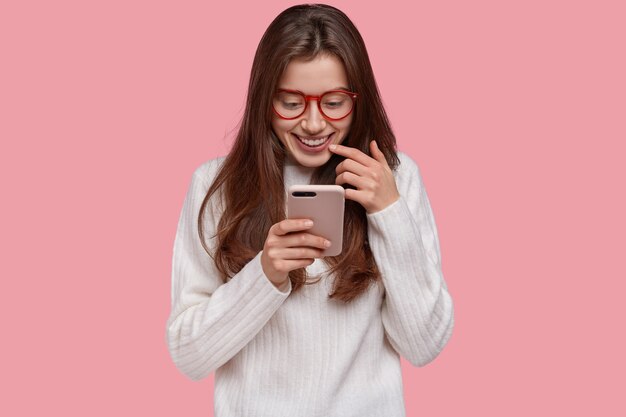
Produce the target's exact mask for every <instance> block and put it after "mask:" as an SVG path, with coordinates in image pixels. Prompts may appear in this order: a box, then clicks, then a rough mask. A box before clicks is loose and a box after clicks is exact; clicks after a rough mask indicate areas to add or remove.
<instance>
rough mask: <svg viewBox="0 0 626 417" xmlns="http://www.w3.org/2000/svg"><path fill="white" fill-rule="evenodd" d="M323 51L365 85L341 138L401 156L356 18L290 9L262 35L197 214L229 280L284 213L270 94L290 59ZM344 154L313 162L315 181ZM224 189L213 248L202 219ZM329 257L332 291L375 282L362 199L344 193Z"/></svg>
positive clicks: (297, 279) (340, 293)
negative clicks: (225, 147) (235, 127)
mask: <svg viewBox="0 0 626 417" xmlns="http://www.w3.org/2000/svg"><path fill="white" fill-rule="evenodd" d="M320 54H329V55H333V56H336V57H338V58H339V59H340V60H341V61H342V63H343V65H344V67H345V70H346V74H347V77H348V82H349V84H350V86H349V87H350V89H351V91H354V92H358V93H359V99H358V102H357V103H356V105H355V109H354V114H353V120H352V123H351V127H350V131H349V132H348V134H347V136H346V139H345V141H344V142H343V145H345V146H350V147H354V148H357V149H359V150H361V151H362V152H363V153H365V154H366V155H369V154H370V153H369V143H370V141H371V140H373V139H376V142H377V144H378V147H379V148H380V150H381V151H382V152H383V154H384V155H385V158H386V159H387V162H388V164H389V166H390V167H391V169H395V168H396V167H397V166H398V164H399V162H400V161H399V159H398V156H397V153H396V139H395V136H394V134H393V132H392V130H391V126H390V123H389V120H388V118H387V114H386V113H385V110H384V108H383V105H382V102H381V99H380V95H379V92H378V88H377V86H376V81H375V79H374V74H373V71H372V67H371V64H370V61H369V57H368V55H367V50H366V48H365V43H364V42H363V39H362V37H361V35H360V34H359V32H358V30H357V28H356V27H355V26H354V24H353V23H352V22H351V21H350V19H349V18H348V17H347V16H346V15H345V14H344V13H343V12H342V11H340V10H338V9H336V8H334V7H332V6H328V5H324V4H303V5H297V6H293V7H290V8H288V9H286V10H284V11H283V12H282V13H280V14H279V15H278V16H277V17H276V18H275V19H274V21H273V22H272V23H271V24H270V25H269V27H268V28H267V30H266V31H265V33H264V35H263V37H262V38H261V41H260V42H259V46H258V48H257V50H256V53H255V56H254V62H253V63H252V71H251V74H250V83H249V86H248V96H247V100H246V107H245V112H244V114H243V117H242V119H241V121H240V124H239V125H240V127H239V131H238V133H237V136H236V138H235V142H234V145H233V147H232V149H231V151H230V152H229V154H228V155H227V156H226V158H225V160H224V161H223V163H222V166H221V168H220V170H219V172H218V174H217V175H216V177H215V180H214V181H213V183H212V185H211V186H210V188H209V190H208V192H207V195H206V196H205V198H204V201H203V202H202V206H201V208H200V214H199V216H198V233H199V234H200V240H201V242H202V246H203V247H204V249H205V250H206V251H207V253H208V254H209V255H210V256H211V257H212V258H213V260H214V261H215V265H216V267H217V269H218V270H219V271H220V273H221V274H222V279H223V280H224V282H227V281H228V280H229V279H230V278H232V276H233V275H234V274H236V273H237V272H239V271H240V270H241V269H242V268H243V267H244V266H245V265H246V264H247V263H248V262H249V261H250V260H251V259H252V258H254V257H255V256H256V255H257V254H258V253H259V251H261V250H262V249H263V246H264V243H265V239H266V238H267V234H268V232H269V229H270V227H271V226H272V225H273V224H274V223H278V222H279V221H281V220H284V219H285V188H284V187H285V186H284V182H283V168H284V164H285V157H286V150H285V149H284V146H283V144H282V143H281V142H280V140H279V139H278V138H277V137H276V135H275V134H274V132H273V131H272V128H271V117H272V110H271V100H272V96H273V93H274V90H275V89H276V86H277V83H278V81H279V79H280V76H281V75H282V73H283V71H284V70H285V69H286V67H287V65H288V64H289V62H290V60H292V59H295V58H297V59H301V60H312V59H314V58H316V57H317V56H319V55H320ZM343 159H345V158H344V157H341V156H339V155H336V154H332V156H331V158H330V160H329V161H328V162H327V163H326V164H324V165H323V166H320V167H317V168H316V169H315V171H314V172H313V174H312V177H311V184H334V183H335V177H336V173H335V168H336V167H337V165H338V164H339V163H340V162H341V161H342V160H343ZM220 187H222V188H221V189H220ZM218 189H220V192H219V193H218V195H219V194H221V196H220V198H221V199H222V207H223V212H222V216H221V218H220V221H219V225H218V227H217V232H216V234H215V236H217V245H216V250H215V255H214V256H213V255H211V251H210V250H209V248H208V247H207V245H206V243H205V241H204V233H203V227H202V224H203V216H204V212H205V206H206V205H207V202H208V201H209V198H210V197H211V195H212V194H213V193H215V192H216V191H217V190H218ZM215 236H213V237H215ZM213 237H212V238H213ZM323 261H324V262H325V263H326V265H327V266H328V268H329V271H328V273H331V274H332V273H334V274H335V276H336V277H337V278H336V279H335V282H334V287H333V292H332V294H330V295H329V298H334V299H337V300H342V301H344V302H346V303H348V302H350V301H352V300H354V299H355V298H356V297H357V296H358V295H360V294H361V293H363V292H364V291H365V290H367V288H368V287H369V285H370V284H371V283H372V282H375V281H378V280H380V272H379V270H378V268H377V266H376V262H375V260H374V256H373V255H372V252H371V250H370V247H369V243H368V239H367V218H366V212H365V209H364V208H363V206H361V205H360V204H359V203H357V202H356V201H352V200H347V199H346V206H345V213H344V235H343V252H342V253H341V254H340V255H338V256H335V257H326V258H323ZM289 279H290V280H291V283H292V292H295V291H298V289H299V288H301V287H302V285H309V284H311V283H313V284H314V283H316V282H317V281H314V282H312V281H308V282H307V273H306V270H305V268H299V269H296V270H293V271H290V272H289Z"/></svg>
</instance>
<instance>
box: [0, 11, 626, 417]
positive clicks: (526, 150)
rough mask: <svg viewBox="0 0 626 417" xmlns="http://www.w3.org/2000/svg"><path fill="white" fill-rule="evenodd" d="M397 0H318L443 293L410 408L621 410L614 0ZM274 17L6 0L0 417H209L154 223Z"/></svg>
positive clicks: (210, 146)
mask: <svg viewBox="0 0 626 417" xmlns="http://www.w3.org/2000/svg"><path fill="white" fill-rule="evenodd" d="M410 3H411V4H409V2H406V4H404V3H400V2H394V1H385V2H384V3H383V4H384V7H383V6H382V5H381V4H375V3H366V2H362V1H337V2H332V4H333V5H335V6H337V7H339V8H340V9H342V10H343V11H344V12H345V13H346V14H347V15H348V16H349V17H350V18H351V19H352V20H353V21H354V23H355V24H356V25H357V27H358V28H359V30H360V31H361V33H362V35H363V37H364V39H365V42H366V45H367V47H368V51H369V54H370V58H371V61H372V65H373V67H374V71H375V75H376V78H377V81H378V84H379V88H380V91H381V93H382V96H383V99H384V103H385V105H386V108H387V110H388V112H389V116H390V118H391V122H392V124H393V128H394V129H395V133H396V134H397V137H398V144H399V148H400V149H401V150H403V151H404V152H406V153H408V154H410V155H411V156H412V157H413V158H414V159H415V160H416V161H417V162H418V164H419V165H420V167H421V169H422V173H423V176H424V181H425V183H426V186H427V190H428V194H429V197H430V199H431V203H432V205H433V209H434V212H435V216H436V221H437V224H438V227H439V233H440V241H441V250H442V261H443V269H444V275H445V278H446V280H447V282H448V285H449V287H450V292H451V293H452V296H453V298H454V301H455V308H456V328H455V332H454V334H453V336H452V339H451V341H450V343H449V344H448V346H447V347H446V349H445V350H444V351H443V353H442V354H441V355H440V356H439V357H438V358H437V359H436V360H435V361H434V362H433V363H431V364H430V365H428V366H426V367H424V368H413V367H412V366H411V365H410V364H409V363H408V362H406V361H405V360H404V359H403V370H404V378H405V394H406V404H407V411H408V413H407V414H408V415H409V416H420V415H421V416H458V415H481V416H503V415H507V416H518V415H519V416H527V415H542V416H547V415H568V416H572V415H601V416H618V415H626V407H625V405H624V402H623V394H624V392H623V390H624V384H625V382H624V375H625V374H626V366H625V359H624V356H623V355H624V352H626V343H625V341H624V340H625V338H624V330H623V329H624V318H625V317H626V314H625V313H626V311H625V308H624V304H625V303H624V301H623V299H624V289H625V284H624V279H625V278H626V273H625V272H626V268H625V267H624V264H623V255H624V247H625V245H624V232H625V231H626V230H625V229H626V227H625V225H626V224H625V223H626V222H625V221H624V213H625V212H626V204H625V195H624V194H625V193H624V182H625V180H626V169H625V167H624V159H625V158H624V156H625V152H624V151H625V149H624V141H625V139H626V120H625V119H626V118H625V114H626V113H625V111H626V101H625V97H626V82H625V76H624V74H626V62H625V53H624V51H625V50H626V45H625V44H626V42H625V39H626V29H625V27H626V26H625V25H624V16H626V13H625V12H626V10H624V7H623V6H622V5H623V4H624V3H623V2H620V1H586V2H582V1H545V0H543V1H534V0H533V1H518V2H502V1H472V2H467V1H447V2H410ZM292 4H296V3H292V2H285V1H265V2H262V3H258V2H257V3H250V4H243V3H240V2H236V1H228V2H222V3H221V4H218V5H215V4H214V3H213V2H209V1H203V2H200V1H168V2H166V1H135V0H133V1H128V0H126V1H118V0H116V1H111V0H109V1H54V2H47V1H12V2H2V5H1V6H0V48H1V49H0V53H1V55H0V59H1V62H2V64H1V65H0V72H1V73H2V76H1V77H0V137H1V139H2V142H1V143H2V148H1V149H2V150H1V164H0V169H1V170H2V171H1V174H2V175H1V176H0V181H2V184H1V185H2V193H3V198H2V201H3V204H2V206H3V207H2V216H0V221H1V230H2V234H1V236H2V253H3V255H2V258H3V262H2V266H3V267H2V277H3V279H2V282H3V290H2V302H1V303H0V308H1V309H2V311H1V313H2V318H3V326H2V327H3V329H2V330H3V335H2V355H0V358H1V359H0V360H1V361H2V362H1V363H0V369H2V376H3V380H4V381H3V386H4V387H5V388H4V389H3V395H2V397H3V400H2V401H0V414H1V415H7V416H8V415H11V416H12V415H28V416H34V415H51V414H53V413H58V414H59V415H65V416H86V415H89V416H109V415H120V416H129V415H151V416H171V415H180V416H183V415H184V416H208V415H212V411H213V393H212V390H213V386H212V385H213V375H211V376H210V377H209V378H208V379H206V380H204V381H201V382H196V383H194V382H192V381H190V380H188V379H186V378H185V377H184V376H183V375H182V374H181V373H179V371H178V370H177V369H176V368H175V367H174V364H173V363H172V361H171V360H170V358H169V355H168V352H167V347H166V344H165V321H166V319H167V315H168V313H169V308H170V305H169V303H170V299H169V297H170V270H171V255H172V245H173V239H174V233H175V228H176V224H177V221H178V216H179V213H180V209H181V207H182V202H183V198H184V194H185V192H186V190H187V187H188V185H189V181H190V179H191V174H192V172H193V170H194V169H195V168H196V167H197V166H198V165H199V164H200V163H202V162H203V161H206V160H207V159H210V158H213V157H215V156H217V155H224V154H226V153H227V151H228V149H229V147H230V144H231V139H232V136H233V132H232V131H233V129H234V128H235V125H236V123H237V121H238V120H239V118H240V117H241V115H242V111H243V104H244V98H245V93H246V88H247V84H248V77H249V72H250V66H251V63H252V58H253V55H254V51H255V49H256V46H257V44H258V42H259V40H260V38H261V35H262V34H263V32H264V30H265V29H266V27H267V25H268V24H269V23H270V22H271V20H272V19H273V18H274V17H275V16H276V15H277V14H278V13H279V12H280V11H282V10H283V9H285V8H286V7H288V6H290V5H292ZM619 258H621V259H619ZM620 329H621V330H620ZM618 395H619V396H621V397H622V399H619V398H618Z"/></svg>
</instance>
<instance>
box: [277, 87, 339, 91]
mask: <svg viewBox="0 0 626 417" xmlns="http://www.w3.org/2000/svg"><path fill="white" fill-rule="evenodd" d="M278 88H279V89H281V88H282V89H285V90H296V91H301V90H298V89H297V88H286V87H278ZM330 90H346V91H350V89H349V88H348V87H346V86H339V87H334V88H331V89H330ZM330 90H328V91H330Z"/></svg>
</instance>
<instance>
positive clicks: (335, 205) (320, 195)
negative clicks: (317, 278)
mask: <svg viewBox="0 0 626 417" xmlns="http://www.w3.org/2000/svg"><path fill="white" fill-rule="evenodd" d="M345 194H346V191H345V189H344V188H343V187H342V186H340V185H322V184H315V185H311V184H306V185H292V186H291V187H289V191H288V195H287V218H288V219H311V220H313V227H311V228H310V229H307V230H306V232H308V233H311V234H314V235H317V236H322V237H323V238H326V239H328V240H330V247H328V248H326V249H325V250H324V251H323V252H322V256H337V255H339V254H340V253H341V250H342V249H343V212H344V207H345Z"/></svg>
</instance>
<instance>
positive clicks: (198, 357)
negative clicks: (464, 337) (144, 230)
mask: <svg viewBox="0 0 626 417" xmlns="http://www.w3.org/2000/svg"><path fill="white" fill-rule="evenodd" d="M398 156H399V158H400V161H401V164H400V166H399V167H398V169H397V170H396V171H394V176H395V179H396V184H397V187H398V191H399V193H400V199H399V200H397V201H396V202H395V203H393V204H391V205H390V206H388V207H386V208H385V209H383V210H381V211H379V212H376V213H372V214H368V215H367V220H368V236H369V243H370V247H371V250H372V253H373V255H374V257H375V259H376V264H377V266H378V268H379V270H380V271H381V273H382V282H380V285H372V286H371V287H370V288H369V290H368V291H367V292H366V293H364V294H363V295H362V296H360V297H359V298H357V299H356V300H355V301H353V302H352V303H351V304H344V303H343V302H341V301H334V300H332V301H331V300H330V299H329V298H328V294H329V293H330V291H331V288H332V286H331V283H332V281H331V280H332V278H333V276H328V275H326V274H324V271H326V265H325V264H324V263H323V262H322V261H321V260H319V259H316V260H315V262H314V263H313V264H312V265H310V266H308V267H307V271H308V272H309V274H310V275H317V274H320V273H322V274H323V279H322V280H321V281H320V282H319V283H317V284H314V285H305V286H304V287H302V288H301V289H300V290H299V291H298V292H294V293H293V294H291V289H292V287H291V282H288V283H287V285H286V286H285V291H284V292H283V291H281V290H279V289H278V288H277V287H276V286H275V285H274V284H272V282H271V281H269V279H268V278H267V277H266V276H265V274H264V272H263V269H262V267H261V262H260V256H261V252H259V253H258V254H257V255H256V257H254V258H253V259H252V260H251V261H250V262H249V263H248V264H246V266H245V267H244V268H243V269H242V270H241V271H240V272H239V273H238V274H236V275H235V276H234V277H233V278H232V279H231V280H230V281H229V282H228V283H226V284H223V283H222V282H221V280H220V279H219V278H218V276H219V275H218V272H217V269H216V267H215V264H214V262H213V260H212V259H211V258H210V257H209V256H208V255H207V254H206V253H205V251H204V249H203V248H202V246H201V244H200V240H199V237H198V233H197V216H198V212H199V208H200V204H201V203H202V199H203V198H204V196H205V194H206V191H207V190H208V188H209V185H210V184H211V183H212V181H213V178H214V177H215V175H216V173H217V170H218V168H219V166H220V165H221V163H222V162H223V161H224V157H219V158H216V159H213V160H210V161H207V162H205V163H203V164H202V165H200V166H199V167H198V168H197V169H196V170H195V172H194V174H193V176H192V179H191V184H190V186H189V189H188V192H187V196H186V198H185V201H184V204H183V208H182V213H181V215H180V220H179V223H178V229H177V233H176V238H175V242H174V250H173V260H172V293H171V296H172V306H171V308H172V310H171V314H170V316H169V319H168V320H167V330H166V333H167V335H166V339H167V344H168V348H169V352H170V355H171V357H172V359H173V361H174V363H175V364H176V366H177V367H178V369H179V370H180V371H181V372H182V373H184V374H185V375H186V376H188V377H189V378H190V379H192V380H196V381H197V380H201V379H203V378H206V377H207V376H208V375H209V374H210V373H211V372H213V371H215V388H214V404H215V416H216V417H235V416H237V417H261V416H263V417H340V416H341V417H352V416H354V417H375V416H380V417H400V416H405V407H404V400H403V386H402V373H401V369H400V357H399V354H400V355H402V356H403V357H404V358H406V359H407V360H408V361H409V362H410V363H411V364H413V365H414V366H424V365H426V364H427V363H429V362H430V361H432V360H433V359H434V358H435V357H437V355H438V354H439V353H440V352H441V351H442V349H443V348H444V346H445V345H446V343H447V342H448V340H449V338H450V336H451V333H452V329H453V326H454V310H453V303H452V299H451V297H450V295H449V293H448V290H447V286H446V283H445V281H444V278H443V275H442V272H441V257H440V250H439V238H438V235H437V228H436V225H435V220H434V217H433V213H432V210H431V206H430V203H429V200H428V197H427V194H426V190H425V188H424V184H423V182H422V178H421V174H420V170H419V168H418V166H417V164H416V163H415V162H414V161H413V160H412V159H411V158H410V157H409V156H408V155H406V154H404V153H402V152H399V153H398ZM312 171H313V169H312V168H307V167H302V166H300V165H298V164H297V163H294V162H293V161H292V160H288V163H287V165H285V171H284V178H285V187H289V186H290V185H292V184H308V183H309V179H310V176H311V173H312ZM215 196H217V195H215ZM213 201H215V200H214V199H213V198H211V202H213ZM216 206H217V205H215V204H211V205H210V206H209V208H210V210H212V211H213V213H214V215H213V216H210V215H205V219H206V221H207V224H206V226H205V230H206V232H205V233H206V238H207V243H208V244H209V247H210V249H211V250H214V249H215V243H216V242H215V240H216V239H209V237H211V236H213V234H214V231H215V227H216V225H217V224H218V221H219V218H220V215H221V209H222V208H221V207H220V208H219V209H218V208H217V207H216ZM207 214H208V213H207Z"/></svg>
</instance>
